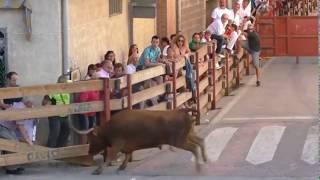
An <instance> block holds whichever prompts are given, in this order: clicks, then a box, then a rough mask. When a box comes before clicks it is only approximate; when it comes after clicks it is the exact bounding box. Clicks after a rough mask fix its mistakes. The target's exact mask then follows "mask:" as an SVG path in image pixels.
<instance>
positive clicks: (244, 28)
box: [243, 20, 252, 31]
mask: <svg viewBox="0 0 320 180" xmlns="http://www.w3.org/2000/svg"><path fill="white" fill-rule="evenodd" d="M249 24H252V23H251V21H249V20H248V21H247V22H245V23H244V25H243V30H244V31H245V30H247V29H248V26H249Z"/></svg>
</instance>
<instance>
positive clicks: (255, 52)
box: [242, 25, 261, 86]
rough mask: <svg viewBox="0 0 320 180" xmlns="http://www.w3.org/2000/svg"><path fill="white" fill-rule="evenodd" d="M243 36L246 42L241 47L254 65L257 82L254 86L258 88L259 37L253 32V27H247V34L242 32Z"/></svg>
mask: <svg viewBox="0 0 320 180" xmlns="http://www.w3.org/2000/svg"><path fill="white" fill-rule="evenodd" d="M244 34H245V36H246V37H247V41H243V44H242V47H243V48H244V49H246V50H247V51H248V53H249V54H250V56H251V58H252V63H253V65H254V68H255V70H256V77H257V82H256V85H257V86H260V84H261V82H260V79H259V78H260V62H259V60H260V52H261V48H260V37H259V34H258V33H257V32H255V31H254V26H253V25H249V26H248V32H247V33H246V32H244Z"/></svg>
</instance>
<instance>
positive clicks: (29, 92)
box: [0, 80, 103, 99]
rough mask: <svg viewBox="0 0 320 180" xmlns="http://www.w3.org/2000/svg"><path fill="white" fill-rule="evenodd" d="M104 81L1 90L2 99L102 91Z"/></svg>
mask: <svg viewBox="0 0 320 180" xmlns="http://www.w3.org/2000/svg"><path fill="white" fill-rule="evenodd" d="M102 88H103V81H102V80H91V81H80V82H75V83H58V84H49V85H38V86H27V87H11V88H0V97H1V99H4V98H15V97H24V96H44V95H47V94H56V93H76V92H83V91H93V90H99V91H100V90H102Z"/></svg>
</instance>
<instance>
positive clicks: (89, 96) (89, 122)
mask: <svg viewBox="0 0 320 180" xmlns="http://www.w3.org/2000/svg"><path fill="white" fill-rule="evenodd" d="M90 66H91V65H89V67H90ZM89 67H88V71H89V70H90V69H89ZM88 73H89V72H88ZM95 79H97V74H96V72H91V76H90V80H95ZM99 100H100V92H99V91H85V92H80V93H79V96H78V99H77V101H76V102H78V103H83V102H92V101H99ZM96 121H97V113H96V112H88V113H83V114H79V129H80V130H86V129H90V128H93V126H94V125H95V124H96ZM87 142H88V140H87V136H81V139H80V144H85V143H87Z"/></svg>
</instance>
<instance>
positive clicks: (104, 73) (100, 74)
mask: <svg viewBox="0 0 320 180" xmlns="http://www.w3.org/2000/svg"><path fill="white" fill-rule="evenodd" d="M97 76H98V77H99V78H109V77H110V75H109V73H108V72H107V71H105V70H104V69H101V70H100V71H98V72H97Z"/></svg>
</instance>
